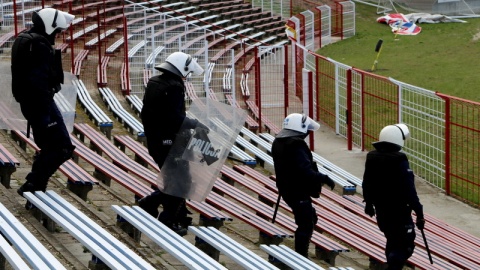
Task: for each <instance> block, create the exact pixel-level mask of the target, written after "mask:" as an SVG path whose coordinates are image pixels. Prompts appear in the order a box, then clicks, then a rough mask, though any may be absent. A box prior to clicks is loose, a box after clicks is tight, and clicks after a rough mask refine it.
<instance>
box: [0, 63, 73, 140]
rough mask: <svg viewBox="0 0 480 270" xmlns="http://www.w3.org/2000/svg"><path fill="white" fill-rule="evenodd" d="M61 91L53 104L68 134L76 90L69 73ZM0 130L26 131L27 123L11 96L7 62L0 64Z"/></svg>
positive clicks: (70, 128) (71, 127)
mask: <svg viewBox="0 0 480 270" xmlns="http://www.w3.org/2000/svg"><path fill="white" fill-rule="evenodd" d="M64 78H65V79H64V82H65V83H64V84H63V85H62V90H60V92H58V93H57V94H55V96H54V99H55V103H56V104H57V106H58V109H59V110H60V112H61V113H62V116H63V118H64V121H65V125H66V126H67V129H68V131H69V132H72V130H73V122H74V119H75V106H76V101H77V89H76V87H75V85H74V84H73V83H72V81H73V80H76V79H77V78H76V77H75V76H74V75H73V74H71V73H67V72H65V73H64ZM0 129H6V130H23V131H26V130H27V121H26V120H25V117H24V116H23V114H22V111H21V109H20V104H19V103H18V102H17V101H16V100H15V98H14V97H13V95H12V75H11V69H10V62H9V61H2V62H1V63H0Z"/></svg>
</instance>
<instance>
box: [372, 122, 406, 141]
mask: <svg viewBox="0 0 480 270" xmlns="http://www.w3.org/2000/svg"><path fill="white" fill-rule="evenodd" d="M408 138H410V131H409V130H408V127H407V125H405V124H395V125H389V126H386V127H384V128H383V129H382V131H380V136H379V142H389V143H393V144H396V145H398V146H400V147H403V146H404V145H405V140H407V139H408Z"/></svg>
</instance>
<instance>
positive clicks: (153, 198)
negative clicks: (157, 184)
mask: <svg viewBox="0 0 480 270" xmlns="http://www.w3.org/2000/svg"><path fill="white" fill-rule="evenodd" d="M164 196H165V194H164V193H163V192H161V191H160V190H155V191H154V192H152V193H151V194H150V195H148V196H145V197H143V198H142V199H140V200H139V201H138V206H140V207H141V208H142V209H143V210H145V212H147V213H149V214H150V215H151V216H153V217H154V218H158V213H159V212H158V207H159V206H160V204H161V203H162V202H163V199H164Z"/></svg>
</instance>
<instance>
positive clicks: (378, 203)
mask: <svg viewBox="0 0 480 270" xmlns="http://www.w3.org/2000/svg"><path fill="white" fill-rule="evenodd" d="M379 137H380V140H379V141H378V142H375V143H373V147H375V150H373V151H371V152H369V153H368V154H367V160H366V163H365V172H364V175H363V183H362V187H363V196H364V199H365V203H366V205H365V213H366V214H367V215H369V216H371V217H373V216H374V215H375V214H376V216H377V224H378V228H379V229H380V230H381V231H382V232H383V233H384V235H385V238H386V239H387V244H386V247H385V256H386V259H387V263H388V269H389V270H397V269H402V268H403V266H404V264H405V262H406V261H407V260H408V258H410V256H412V254H413V250H414V248H415V244H414V240H415V228H414V224H413V220H412V215H411V213H412V210H413V211H414V212H415V214H416V216H417V220H416V225H417V227H418V228H419V229H420V230H422V229H423V227H424V224H425V220H424V216H423V206H422V204H421V203H420V200H419V198H418V196H417V191H416V189H415V183H414V179H415V177H414V175H413V172H412V170H411V169H410V166H409V162H408V158H407V156H406V155H405V153H403V152H401V150H402V147H403V146H404V145H405V140H407V139H408V138H409V137H410V131H409V129H408V127H407V126H406V125H405V124H395V125H389V126H386V127H384V128H383V129H382V130H381V132H380V136H379Z"/></svg>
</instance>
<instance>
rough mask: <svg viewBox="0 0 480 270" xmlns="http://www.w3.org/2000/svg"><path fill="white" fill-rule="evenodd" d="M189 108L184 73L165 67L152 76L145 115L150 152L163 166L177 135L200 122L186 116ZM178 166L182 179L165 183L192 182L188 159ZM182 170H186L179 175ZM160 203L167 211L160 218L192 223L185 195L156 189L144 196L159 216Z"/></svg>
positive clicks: (169, 222)
mask: <svg viewBox="0 0 480 270" xmlns="http://www.w3.org/2000/svg"><path fill="white" fill-rule="evenodd" d="M185 110H186V109H185V85H184V81H183V79H182V78H181V77H180V76H177V75H175V74H173V73H171V72H168V71H164V72H163V73H162V74H161V75H158V76H155V77H152V78H151V79H150V80H149V82H148V85H147V88H146V91H145V96H144V98H143V108H142V112H141V119H142V122H143V126H144V130H145V136H146V138H147V148H148V152H149V154H150V155H151V156H152V158H153V159H154V160H155V162H156V163H157V164H158V166H159V168H160V169H161V168H162V166H163V165H164V163H165V160H166V158H167V156H168V155H169V153H170V149H171V148H172V145H173V143H174V141H175V138H178V137H177V134H182V133H185V132H188V131H187V130H188V129H193V128H195V127H196V126H197V124H198V121H197V120H195V119H190V118H188V117H186V113H185ZM180 128H182V129H183V130H180ZM184 137H185V138H187V137H188V135H187V134H185V136H184ZM170 154H172V153H170ZM176 169H177V170H180V171H179V172H176V173H175V175H176V176H177V177H178V178H182V179H167V178H168V177H167V178H164V180H165V184H168V182H167V181H182V183H179V184H185V185H187V186H188V183H190V182H191V177H190V173H189V170H188V163H187V162H186V161H183V160H180V161H179V164H177V167H176ZM181 172H184V173H185V174H184V175H183V176H182V177H179V175H181V174H180V173H181ZM162 173H164V175H165V172H163V171H162ZM160 204H163V212H162V213H161V214H160V216H159V219H160V221H162V222H164V223H165V224H167V225H169V226H173V224H175V223H177V222H180V223H185V222H186V223H187V224H184V225H188V223H189V222H190V220H191V219H189V218H188V219H187V221H185V218H186V214H187V210H186V207H185V199H183V198H179V197H175V196H171V195H168V194H165V193H163V192H161V191H159V190H156V191H155V192H153V193H152V194H151V195H149V196H147V197H145V198H144V199H142V200H141V203H140V206H141V207H142V208H143V209H145V210H146V211H147V212H149V213H150V214H151V215H153V216H155V217H157V216H158V210H157V208H158V206H159V205H160Z"/></svg>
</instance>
